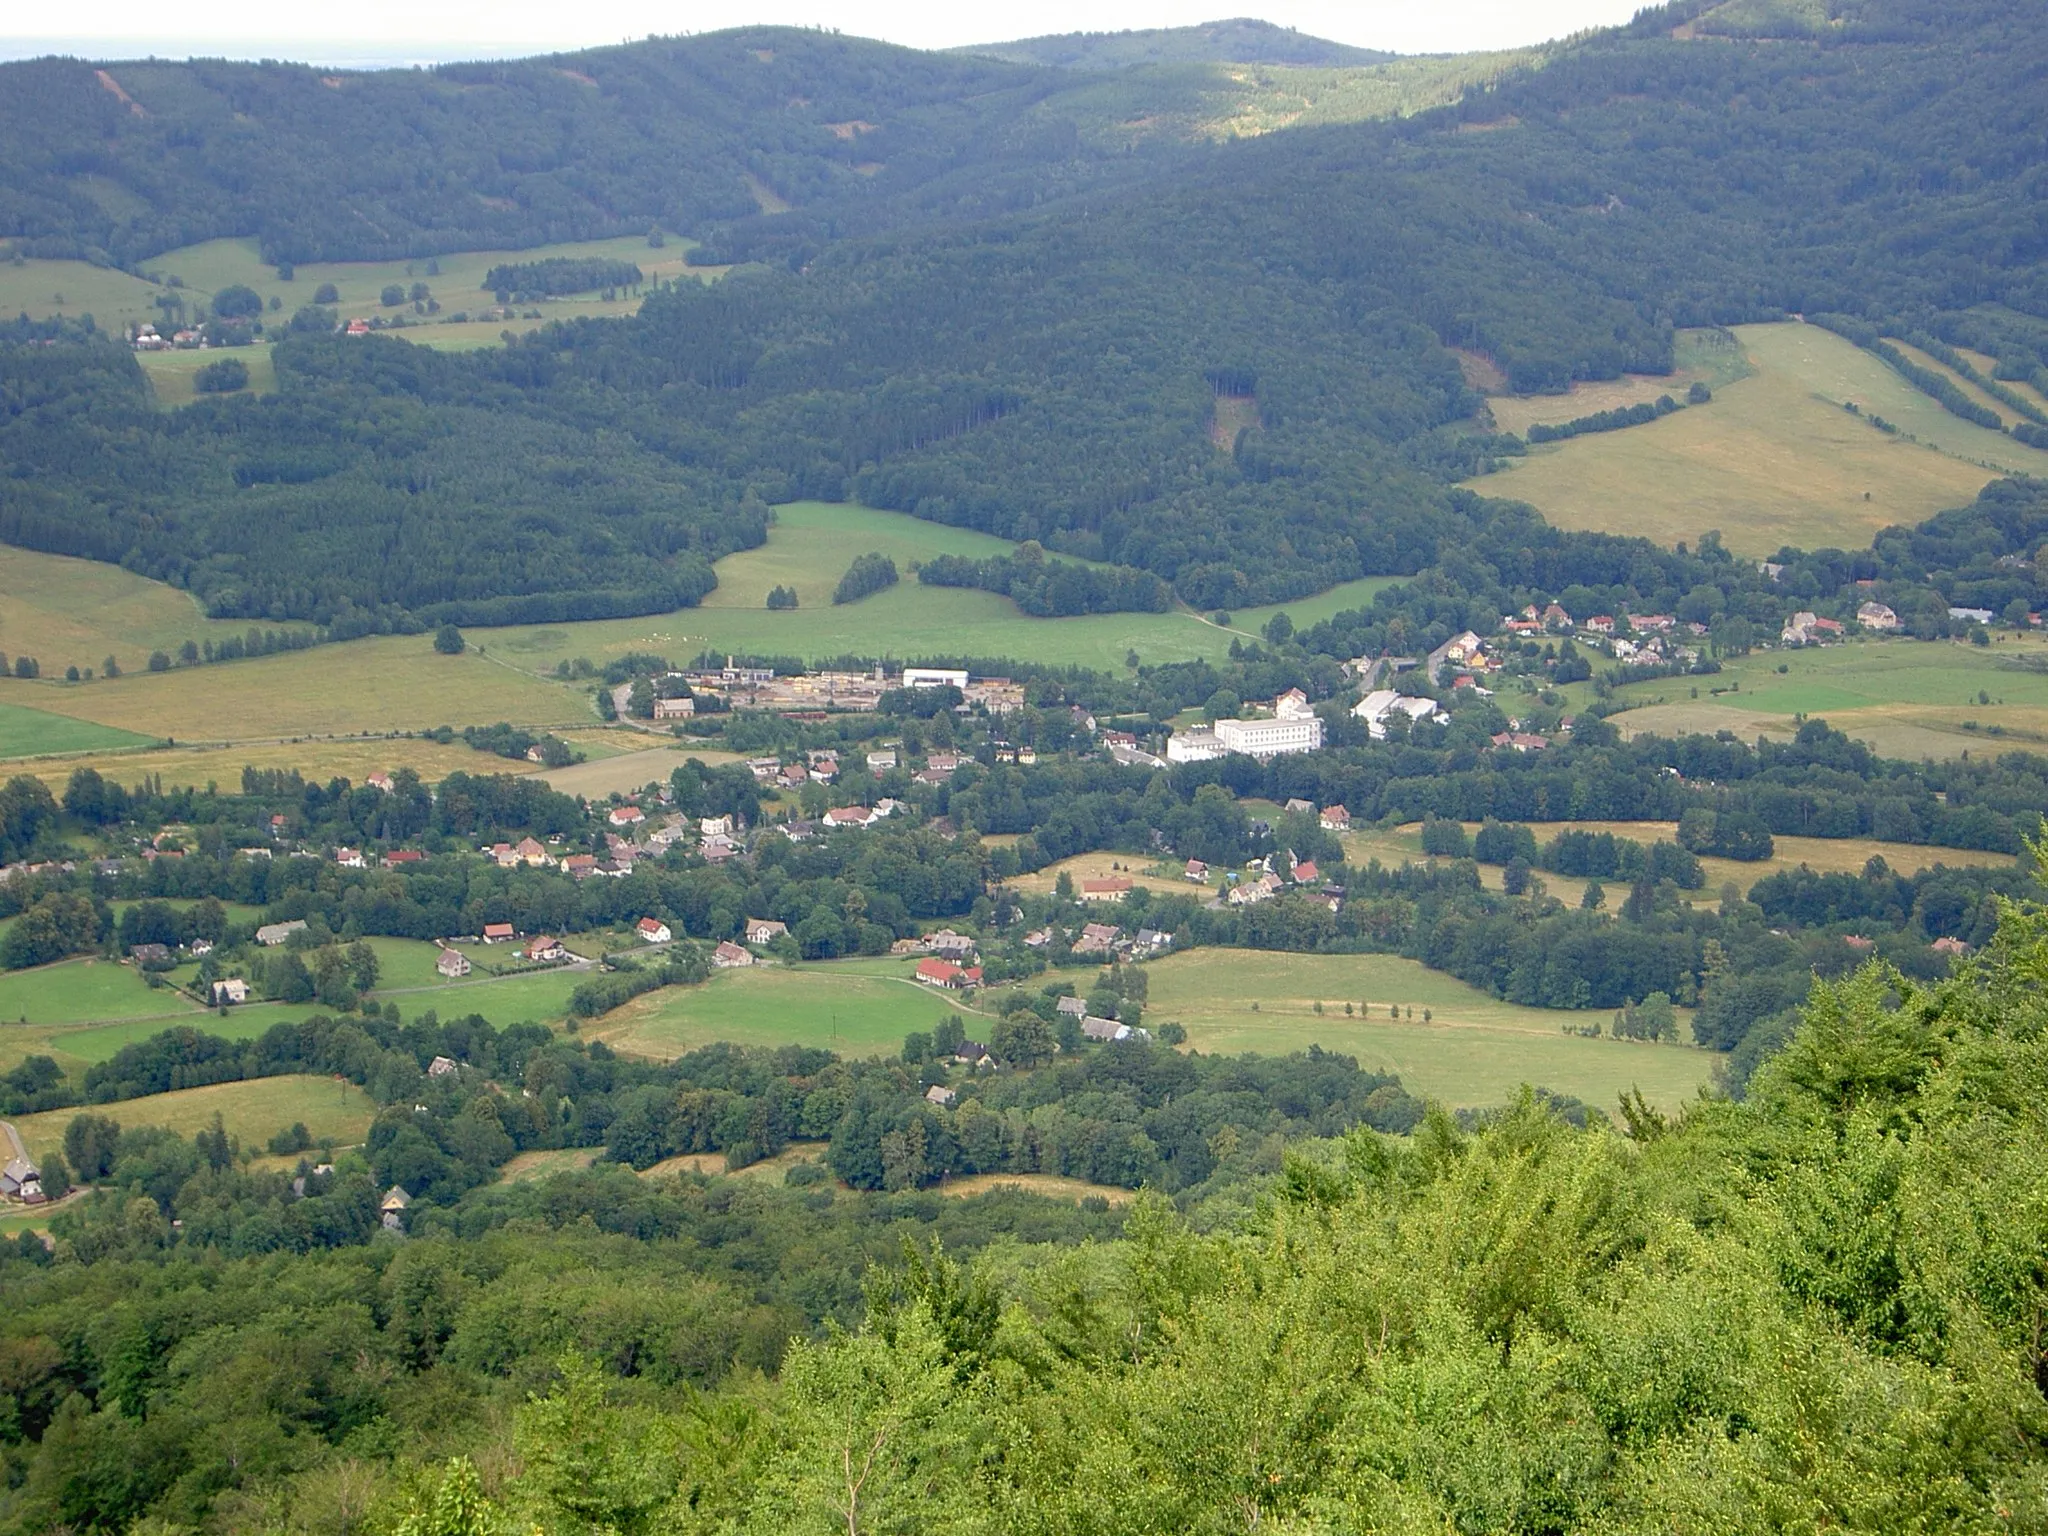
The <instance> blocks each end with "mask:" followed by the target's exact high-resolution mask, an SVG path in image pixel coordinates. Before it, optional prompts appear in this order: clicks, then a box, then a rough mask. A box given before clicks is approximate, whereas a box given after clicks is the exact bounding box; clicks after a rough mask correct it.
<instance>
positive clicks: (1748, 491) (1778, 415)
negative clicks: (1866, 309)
mask: <svg viewBox="0 0 2048 1536" xmlns="http://www.w3.org/2000/svg"><path fill="white" fill-rule="evenodd" d="M1736 334H1737V336H1738V337H1739V338H1740V339H1741V343H1742V348H1743V352H1744V356H1745V360H1746V361H1747V363H1748V364H1749V366H1751V367H1753V368H1754V370H1755V372H1754V374H1753V376H1751V377H1747V378H1741V379H1737V380H1735V381H1733V382H1730V383H1728V384H1725V385H1722V386H1719V387H1717V388H1716V389H1715V393H1714V398H1713V400H1712V402H1711V403H1709V404H1708V405H1705V406H1699V407H1688V408H1687V409H1685V410H1682V411H1679V412H1678V413H1677V414H1675V415H1672V416H1667V417H1665V418H1663V419H1662V420H1661V421H1655V422H1651V423H1649V424H1647V425H1645V426H1640V427H1629V428H1626V429H1624V430H1622V431H1619V432H1600V433H1593V434H1590V435H1588V436H1585V437H1580V438H1574V439H1572V440H1571V441H1569V442H1565V443H1558V444H1553V445H1549V446H1545V447H1541V448H1535V449H1532V450H1531V451H1530V453H1529V456H1528V457H1527V458H1526V459H1523V460H1521V461H1519V462H1517V463H1516V464H1515V465H1514V466H1513V467H1512V468H1510V469H1509V470H1507V471H1505V472H1504V473H1502V474H1498V475H1490V476H1485V477H1483V478H1481V479H1480V480H1477V481H1473V482H1469V483H1470V484H1472V485H1473V486H1474V488H1475V489H1478V490H1480V491H1481V492H1483V493H1484V494H1487V495H1492V496H1510V497H1515V498H1517V499H1520V500H1523V501H1527V502H1530V503H1532V504H1534V505H1535V506H1536V507H1538V508H1539V509H1541V511H1542V512H1543V514H1544V515H1545V516H1546V517H1547V518H1549V519H1550V520H1551V521H1552V522H1554V523H1556V524H1558V525H1559V526H1560V527H1565V528H1590V529H1599V530H1603V531H1607V532H1612V533H1638V534H1643V535H1645V536H1647V537H1650V538H1653V539H1656V540H1658V541H1659V542H1660V543H1665V544H1670V543H1673V542H1676V541H1678V540H1681V539H1683V540H1688V541H1690V540H1694V539H1697V538H1698V537H1699V536H1700V534H1702V533H1704V532H1706V531H1707V530H1709V529H1719V530H1720V531H1721V533H1722V536H1723V537H1724V539H1725V540H1726V542H1727V544H1728V546H1729V548H1731V549H1733V550H1736V551H1738V552H1739V553H1742V554H1746V555H1758V556H1763V555H1769V554H1772V553H1775V552H1776V551H1777V550H1778V549H1779V548H1780V547H1782V546H1783V545H1785V544H1795V545H1800V546H1803V547H1805V548H1816V547H1819V546H1821V545H1834V546H1837V547H1839V548H1845V549H1853V548H1857V547H1859V546H1861V545H1865V544H1868V543H1869V541H1870V538H1871V536H1872V535H1873V534H1875V533H1876V532H1877V531H1878V530H1879V529H1880V528H1883V527H1885V526H1887V525H1889V524H1893V523H1913V522H1917V521H1919V520H1921V519H1923V518H1926V517H1928V516H1931V515H1932V514H1933V513H1935V512H1938V511H1941V510H1942V509H1944V508H1947V507H1954V506H1961V505H1963V504H1964V503H1966V502H1968V501H1969V500H1970V499H1971V498H1972V497H1974V496H1975V495H1976V494H1977V492H1978V490H1979V489H1980V488H1982V486H1983V485H1984V484H1985V482H1986V481H1988V480H1991V479H1993V478H1995V477H1996V476H1997V475H2000V474H2004V473H2009V472H2013V471H2023V472H2028V473H2034V474H2040V473H2044V472H2048V453H2042V452H2041V451H2039V450H2037V449H2031V448H2027V447H2025V446H2023V445H2022V444H2020V443H2017V442H2015V441H2014V440H2013V439H2011V438H2009V437H2005V436H2003V435H2002V434H1999V433H1995V432H1991V431H1988V430H1986V429H1985V428H1982V427H1974V426H1972V425H1970V424H1969V423H1968V422H1965V421H1961V420H1959V419H1958V418H1956V417H1954V416H1951V415H1949V414H1948V412H1946V411H1944V410H1943V409H1942V408H1941V407H1940V406H1939V405H1937V404H1936V403H1935V402H1934V401H1933V400H1932V399H1930V398H1928V397H1927V396H1925V395H1922V394H1921V393H1920V392H1919V391H1918V390H1915V389H1914V388H1913V387H1912V386H1911V385H1910V384H1908V383H1907V382H1906V381H1905V380H1904V379H1902V378H1900V377H1899V376H1898V375H1897V374H1895V373H1893V372H1892V371H1891V369H1889V368H1887V367H1886V366H1885V365H1884V364H1883V363H1881V362H1880V361H1878V359H1877V358H1875V357H1873V356H1871V355H1870V354H1869V353H1866V352H1862V351H1859V350H1858V349H1857V348H1856V347H1855V346H1854V345H1852V344H1851V343H1849V342H1847V341H1844V340H1843V339H1842V338H1841V337H1839V336H1836V335H1834V334H1833V333H1832V332H1828V331H1824V330H1821V329H1820V328H1819V327H1818V326H1808V325H1799V324H1784V325H1761V326H1743V327H1740V328H1738V330H1737V332H1736ZM1845 401H1854V402H1855V403H1856V404H1857V405H1858V406H1859V407H1860V408H1861V409H1862V411H1863V412H1864V416H1863V417H1860V418H1859V417H1856V416H1852V415H1850V414H1849V413H1848V412H1847V411H1845V410H1843V409H1842V405H1843V402H1845ZM1504 409H1507V403H1506V402H1496V404H1495V414H1496V416H1499V415H1500V414H1501V413H1502V411H1503V410H1504ZM1573 414H1583V413H1582V412H1578V411H1574V412H1573ZM1871 414H1876V415H1879V416H1883V417H1884V418H1885V419H1887V420H1888V421H1891V422H1893V423H1895V424H1896V425H1897V426H1898V427H1899V428H1900V429H1901V431H1902V432H1904V433H1907V434H1911V435H1912V436H1913V437H1915V438H1917V439H1918V441H1917V442H1909V441H1905V440H1904V439H1902V438H1894V437H1887V436H1886V435H1885V434H1884V433H1882V432H1879V431H1878V430H1877V429H1876V428H1875V427H1873V426H1872V425H1871V424H1870V422H1869V420H1868V419H1867V418H1868V417H1869V416H1870V415H1871ZM1866 497H1867V498H1868V499H1867V500H1866V499H1865V498H1866Z"/></svg>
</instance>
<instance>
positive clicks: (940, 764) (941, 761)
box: [924, 738, 1136, 774]
mask: <svg viewBox="0 0 2048 1536" xmlns="http://www.w3.org/2000/svg"><path fill="white" fill-rule="evenodd" d="M1132 744H1133V745H1135V744H1136V738H1133V741H1132ZM965 761H966V759H965V758H963V757H962V756H961V755H960V754H959V753H958V752H928V753H926V754H925V759H924V765H925V767H927V768H929V769H930V770H931V771H932V772H933V773H946V774H952V773H958V772H959V771H960V765H961V764H962V763H964V762H965Z"/></svg>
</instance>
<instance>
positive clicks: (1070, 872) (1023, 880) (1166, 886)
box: [1009, 808, 1258, 921]
mask: <svg viewBox="0 0 2048 1536" xmlns="http://www.w3.org/2000/svg"><path fill="white" fill-rule="evenodd" d="M1248 809H1249V808H1248ZM1251 814H1253V815H1257V814H1258V812H1256V811H1253V812H1251ZM1182 862H1183V861H1181V860H1178V859H1174V860H1168V861H1166V862H1165V863H1155V862H1153V861H1152V860H1150V859H1146V858H1142V857H1140V856H1139V855H1137V854H1135V853H1077V854H1075V855H1074V856H1073V857H1072V858H1070V859H1061V860H1059V861H1058V862H1057V863H1054V864H1048V865H1046V866H1045V868H1043V869H1040V870H1034V871H1033V872H1032V873H1030V874H1028V875H1019V876H1018V877H1017V878H1016V879H1015V880H1012V881H1010V882H1009V883H1010V884H1011V885H1013V886H1015V887H1016V888H1017V889H1018V890H1020V891H1022V892H1023V893H1024V894H1026V895H1027V896H1045V895H1049V894H1050V893H1051V892H1052V889H1053V887H1054V886H1056V885H1057V884H1059V878H1060V876H1061V875H1067V876H1069V877H1071V878H1072V880H1073V882H1074V894H1075V895H1077V896H1078V895H1079V894H1080V892H1081V882H1082V881H1083V880H1112V879H1118V878H1122V879H1126V880H1129V881H1130V882H1131V883H1132V884H1133V885H1142V886H1144V887H1145V888H1146V889H1147V890H1151V891H1160V892H1165V893H1169V894H1173V895H1186V894H1188V893H1189V892H1197V893H1199V892H1200V891H1201V889H1202V888H1201V887H1200V886H1197V885H1192V884H1190V883H1189V882H1188V881H1186V880H1184V879H1182V878H1181V875H1180V869H1181V865H1182ZM1217 873H1219V874H1220V873H1221V871H1218V872H1217ZM1103 910H1104V911H1105V912H1114V911H1115V910H1116V908H1115V907H1114V905H1112V904H1108V903H1105V904H1104V907H1103ZM1112 920H1113V919H1108V918H1106V919H1105V921H1112Z"/></svg>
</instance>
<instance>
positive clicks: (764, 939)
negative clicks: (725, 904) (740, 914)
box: [747, 917, 789, 944]
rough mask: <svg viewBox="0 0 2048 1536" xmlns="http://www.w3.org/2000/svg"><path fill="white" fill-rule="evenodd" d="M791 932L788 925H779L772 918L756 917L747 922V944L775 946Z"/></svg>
mask: <svg viewBox="0 0 2048 1536" xmlns="http://www.w3.org/2000/svg"><path fill="white" fill-rule="evenodd" d="M787 932H789V925H788V924H787V923H778V922H776V921H775V920H774V919H772V918H766V917H754V918H749V919H748V920H747V942H748V943H749V944H773V943H774V942H775V941H776V940H777V939H779V938H781V937H782V936H783V935H784V934H785V933H787Z"/></svg>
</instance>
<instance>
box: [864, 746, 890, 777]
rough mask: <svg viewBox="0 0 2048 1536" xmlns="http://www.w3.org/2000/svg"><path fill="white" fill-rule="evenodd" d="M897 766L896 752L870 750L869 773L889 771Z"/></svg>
mask: <svg viewBox="0 0 2048 1536" xmlns="http://www.w3.org/2000/svg"><path fill="white" fill-rule="evenodd" d="M895 766H896V754H895V753H894V752H890V751H881V752H870V753H869V754H868V772H869V773H887V772H888V771H889V770H890V769H891V768H894V767H895Z"/></svg>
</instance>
